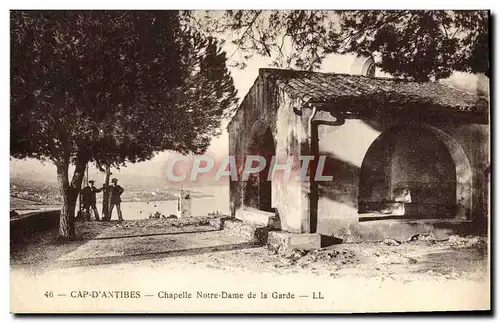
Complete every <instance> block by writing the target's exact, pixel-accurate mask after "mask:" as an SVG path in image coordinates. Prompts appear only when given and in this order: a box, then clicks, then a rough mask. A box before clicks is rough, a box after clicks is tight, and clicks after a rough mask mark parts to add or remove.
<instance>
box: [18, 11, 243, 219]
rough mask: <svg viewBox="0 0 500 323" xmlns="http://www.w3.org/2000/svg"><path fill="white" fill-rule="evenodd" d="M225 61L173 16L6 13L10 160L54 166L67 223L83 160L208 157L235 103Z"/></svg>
mask: <svg viewBox="0 0 500 323" xmlns="http://www.w3.org/2000/svg"><path fill="white" fill-rule="evenodd" d="M225 63H226V54H225V53H224V52H223V51H221V49H220V46H219V44H218V42H217V41H216V40H215V39H214V38H211V37H204V36H202V35H201V34H200V33H198V32H196V31H194V30H192V29H191V28H189V26H188V25H187V24H186V23H185V22H184V20H183V14H182V13H179V12H174V11H167V12H161V11H28V12H23V11H12V12H11V155H12V156H14V157H18V158H25V157H33V158H38V159H44V160H51V161H52V162H54V163H55V164H56V166H57V167H58V175H59V177H60V178H59V179H60V186H61V192H62V194H63V195H64V196H66V199H65V207H66V209H65V212H66V213H67V214H65V216H66V218H65V219H66V220H67V219H68V218H70V217H72V214H71V213H72V212H73V213H74V205H72V203H73V204H74V200H76V195H75V194H77V191H78V189H79V187H80V185H81V179H82V177H83V168H82V167H85V165H86V164H87V162H95V163H96V164H97V165H98V166H103V165H104V164H107V165H115V166H117V165H121V164H124V163H125V162H137V161H143V160H146V159H149V158H151V157H152V156H153V155H154V154H155V152H158V151H163V150H176V151H179V152H183V153H186V152H195V153H199V152H202V151H204V150H205V149H206V148H207V147H208V145H209V143H210V138H211V137H212V136H213V135H216V134H218V132H219V131H220V130H219V129H220V122H221V119H222V117H223V116H224V115H226V114H227V113H230V111H231V109H232V108H233V107H234V105H235V103H236V90H235V88H234V85H233V81H232V78H231V76H230V74H229V72H228V70H227V68H226V64H225ZM70 163H74V164H75V165H76V169H75V174H74V176H73V180H72V181H71V183H68V174H67V171H68V165H69V164H70ZM68 203H69V205H68ZM72 208H73V210H71V209H72ZM63 213H64V212H63Z"/></svg>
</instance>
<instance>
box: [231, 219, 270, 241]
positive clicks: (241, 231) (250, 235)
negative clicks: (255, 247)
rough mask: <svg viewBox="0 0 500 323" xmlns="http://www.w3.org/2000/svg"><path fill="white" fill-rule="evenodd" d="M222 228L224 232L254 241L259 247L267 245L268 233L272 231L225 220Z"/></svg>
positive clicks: (234, 220)
mask: <svg viewBox="0 0 500 323" xmlns="http://www.w3.org/2000/svg"><path fill="white" fill-rule="evenodd" d="M223 227H224V230H228V231H231V232H232V233H234V234H237V235H239V236H241V237H244V238H245V239H248V240H250V241H254V242H255V243H257V244H260V245H265V244H266V243H267V238H268V235H269V232H271V231H273V230H274V229H273V228H270V227H263V226H256V225H253V224H248V223H245V222H242V221H240V220H237V219H225V220H224V222H223Z"/></svg>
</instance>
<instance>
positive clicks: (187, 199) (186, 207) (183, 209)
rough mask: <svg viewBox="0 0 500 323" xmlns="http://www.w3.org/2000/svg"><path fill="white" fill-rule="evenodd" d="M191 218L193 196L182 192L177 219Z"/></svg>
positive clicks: (178, 203) (178, 199)
mask: <svg viewBox="0 0 500 323" xmlns="http://www.w3.org/2000/svg"><path fill="white" fill-rule="evenodd" d="M190 216H191V194H190V193H189V192H186V191H183V190H181V191H180V193H179V195H178V196H177V217H178V218H185V217H190Z"/></svg>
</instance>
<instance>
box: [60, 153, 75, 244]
mask: <svg viewBox="0 0 500 323" xmlns="http://www.w3.org/2000/svg"><path fill="white" fill-rule="evenodd" d="M68 166H69V162H64V161H62V162H58V163H56V167H57V182H58V183H59V193H60V194H61V196H62V200H63V208H62V210H61V216H60V218H59V237H61V238H65V239H72V238H74V233H75V232H74V229H72V227H74V225H73V224H72V222H73V221H72V219H71V218H72V216H71V214H74V209H73V213H71V206H70V203H69V182H68Z"/></svg>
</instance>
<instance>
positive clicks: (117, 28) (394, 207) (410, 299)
mask: <svg viewBox="0 0 500 323" xmlns="http://www.w3.org/2000/svg"><path fill="white" fill-rule="evenodd" d="M489 28H490V12H489V11H486V10H469V11H459V10H447V11H440V10H433V11H431V10H392V11H380V10H359V11H358V10H356V11H337V10H316V11H311V10H292V11H290V10H289V11H285V10H274V11H269V10H228V11H196V10H194V11H193V10H186V11H177V10H176V11H174V10H150V11H149V10H137V11H134V10H37V11H32V10H11V11H10V48H11V52H10V73H11V74H10V86H11V87H10V272H11V274H10V298H11V304H10V309H11V312H12V313H311V314H312V313H380V312H390V313H399V312H431V311H433V312H435V311H438V312H439V311H464V310H480V311H489V310H491V298H490V297H491V296H490V292H491V291H490V289H491V279H490V268H491V266H490V252H491V250H490V247H489V246H490V240H491V234H490V219H491V214H490V209H491V208H490V190H491V185H490V180H491V179H490V169H491V155H490V134H491V125H490V123H491V119H490V88H489V84H490V79H491V75H490V63H489V62H490V58H489V53H490V46H491V44H490V43H489V39H490V37H489Z"/></svg>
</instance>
